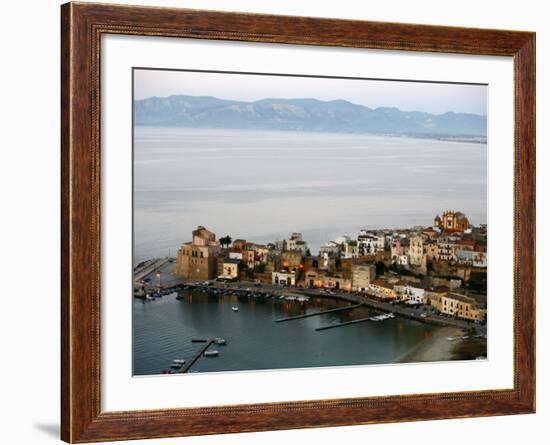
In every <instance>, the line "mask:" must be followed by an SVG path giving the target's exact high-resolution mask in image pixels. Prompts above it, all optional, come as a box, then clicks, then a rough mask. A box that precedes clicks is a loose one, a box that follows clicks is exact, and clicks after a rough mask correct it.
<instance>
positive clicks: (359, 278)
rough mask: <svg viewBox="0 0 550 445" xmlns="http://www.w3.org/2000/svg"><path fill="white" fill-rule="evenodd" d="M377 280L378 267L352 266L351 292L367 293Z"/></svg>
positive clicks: (371, 265) (369, 265) (366, 265)
mask: <svg viewBox="0 0 550 445" xmlns="http://www.w3.org/2000/svg"><path fill="white" fill-rule="evenodd" d="M375 279H376V266H375V265H374V264H353V265H352V266H351V290H352V291H355V292H365V291H366V290H367V288H368V287H369V285H370V284H371V283H372V282H373V281H374V280H375Z"/></svg>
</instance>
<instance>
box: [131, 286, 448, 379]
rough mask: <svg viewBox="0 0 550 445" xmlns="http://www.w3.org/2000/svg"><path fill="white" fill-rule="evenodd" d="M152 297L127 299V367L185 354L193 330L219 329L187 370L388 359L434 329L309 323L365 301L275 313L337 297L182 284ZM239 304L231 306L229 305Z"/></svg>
mask: <svg viewBox="0 0 550 445" xmlns="http://www.w3.org/2000/svg"><path fill="white" fill-rule="evenodd" d="M181 295H182V297H183V299H182V300H176V294H172V295H170V296H165V297H163V298H162V299H158V300H156V301H153V302H143V301H142V300H139V299H134V303H133V329H134V337H133V338H134V349H133V354H134V355H133V358H134V375H150V374H159V373H160V372H161V371H162V370H163V369H169V368H170V364H171V362H172V360H174V359H176V358H180V359H185V360H189V359H191V358H192V357H193V356H194V354H195V353H196V351H198V349H199V348H200V347H201V344H199V343H192V342H191V340H192V339H193V338H213V337H223V338H225V339H226V340H227V345H226V346H221V345H220V346H217V345H212V346H210V349H217V350H218V351H219V352H220V355H219V356H218V357H202V358H200V359H199V360H198V361H197V362H196V363H195V365H193V367H192V368H191V372H208V371H210V372H211V371H238V370H254V369H283V368H301V367H322V366H344V365H359V364H378V363H391V362H394V361H395V360H396V359H398V358H399V357H401V356H402V355H403V354H405V353H407V352H408V351H410V350H411V349H412V348H413V347H415V346H416V345H417V344H419V343H420V342H421V341H422V340H424V339H425V338H427V337H430V336H431V335H433V333H434V332H435V331H436V330H437V329H439V328H437V327H434V326H429V325H425V324H423V323H420V322H417V321H413V320H408V319H400V318H395V319H393V320H386V321H384V322H381V323H374V322H365V323H358V324H355V325H350V326H344V327H340V328H335V329H328V330H325V331H315V328H317V327H320V326H325V325H328V324H332V323H338V322H343V321H348V320H352V319H358V318H364V317H368V316H370V315H373V314H374V312H371V311H370V310H369V309H367V308H358V309H353V310H352V311H347V312H336V313H332V314H326V315H322V316H315V317H309V318H304V319H299V320H293V321H288V322H283V323H275V322H274V320H275V319H277V318H282V317H286V316H291V315H298V314H302V313H305V312H310V311H314V312H315V311H319V310H323V309H330V308H333V307H338V306H341V305H343V304H347V303H341V302H338V301H333V300H326V299H312V300H310V302H308V303H306V304H302V303H298V302H287V301H281V300H265V301H255V300H251V299H247V298H245V297H237V296H219V295H211V294H207V293H201V292H197V291H193V292H191V291H182V293H181ZM232 306H238V307H239V311H238V312H233V311H232V309H231V307H232Z"/></svg>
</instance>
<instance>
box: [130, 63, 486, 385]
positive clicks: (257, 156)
mask: <svg viewBox="0 0 550 445" xmlns="http://www.w3.org/2000/svg"><path fill="white" fill-rule="evenodd" d="M487 231H488V227H487V85H486V84H461V83H439V82H425V81H420V80H414V81H413V80H384V79H366V78H343V77H328V76H321V75H283V74H270V73H238V72H214V71H186V70H165V69H151V68H134V70H133V264H132V267H133V282H132V293H133V298H132V330H133V332H132V334H133V342H132V347H133V351H132V356H133V374H134V375H135V376H146V375H161V374H162V375H166V376H170V375H177V374H185V373H205V372H235V371H255V370H274V369H277V370H282V369H295V368H312V367H316V368H319V367H334V366H352V365H355V366H357V365H387V364H403V365H406V364H407V363H417V362H446V361H452V360H461V361H465V360H487V321H488V313H487V255H488V252H487V233H488V232H487ZM491 297H492V296H491Z"/></svg>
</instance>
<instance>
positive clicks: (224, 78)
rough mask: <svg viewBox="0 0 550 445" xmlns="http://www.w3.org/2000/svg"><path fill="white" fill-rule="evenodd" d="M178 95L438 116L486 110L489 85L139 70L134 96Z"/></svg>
mask: <svg viewBox="0 0 550 445" xmlns="http://www.w3.org/2000/svg"><path fill="white" fill-rule="evenodd" d="M174 94H185V95H191V96H214V97H218V98H221V99H232V100H240V101H255V100H259V99H265V98H287V99H290V98H315V99H319V100H335V99H344V100H347V101H349V102H352V103H355V104H360V105H365V106H368V107H371V108H376V107H397V108H399V109H401V110H404V111H413V110H417V111H426V112H429V113H434V114H440V113H445V112H447V111H454V112H463V113H476V114H481V115H486V114H487V87H486V86H485V85H465V84H442V83H426V82H404V81H381V80H364V79H326V78H313V77H290V76H272V75H253V74H227V73H198V72H187V71H161V70H142V69H136V70H134V97H135V99H145V98H148V97H151V96H159V97H163V96H170V95H174Z"/></svg>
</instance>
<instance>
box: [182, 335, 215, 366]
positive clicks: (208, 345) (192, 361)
mask: <svg viewBox="0 0 550 445" xmlns="http://www.w3.org/2000/svg"><path fill="white" fill-rule="evenodd" d="M212 343H214V340H213V339H211V340H206V343H205V344H204V346H202V347H201V348H199V350H198V351H197V353H196V354H195V355H194V356H193V358H192V359H191V360H189V363H186V364H185V365H184V366H183V368H181V371H180V372H181V373H182V374H185V373H186V372H187V371H189V369H190V368H191V366H193V365H194V364H195V362H196V361H197V360H198V359H199V358H200V357H202V355H203V354H204V352H205V351H206V350H207V349H208V348H209V347H210V345H211V344H212Z"/></svg>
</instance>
